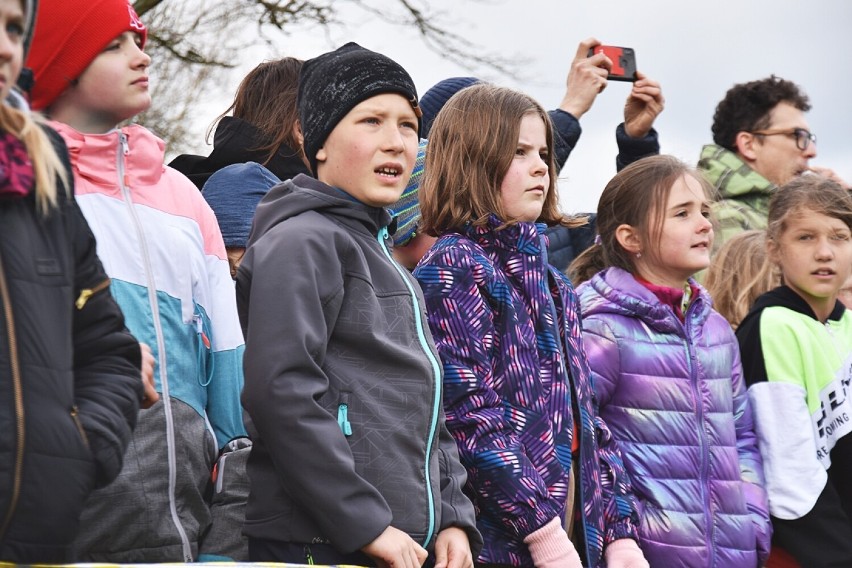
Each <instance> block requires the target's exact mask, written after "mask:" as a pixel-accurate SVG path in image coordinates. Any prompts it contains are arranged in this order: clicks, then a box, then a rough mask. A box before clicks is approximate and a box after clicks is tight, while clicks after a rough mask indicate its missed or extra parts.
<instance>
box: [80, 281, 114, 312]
mask: <svg viewBox="0 0 852 568" xmlns="http://www.w3.org/2000/svg"><path fill="white" fill-rule="evenodd" d="M108 286H109V278H107V279H106V280H104V281H103V282H101V283H100V284H98V285H97V286H95V287H94V288H83V289H82V290H80V295H79V296H78V297H77V300H76V301H75V302H74V306H75V307H76V308H77V309H78V310H82V309H83V307H84V306H85V305H86V302H88V301H89V298H91V297H92V296H93V295H95V294H97V293H98V292H100V291H101V290H103V289H105V288H107V287H108Z"/></svg>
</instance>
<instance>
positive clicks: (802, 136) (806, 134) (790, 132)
mask: <svg viewBox="0 0 852 568" xmlns="http://www.w3.org/2000/svg"><path fill="white" fill-rule="evenodd" d="M752 134H756V135H758V136H775V135H777V134H783V135H785V136H793V137H795V138H796V148H798V149H799V150H801V151H802V152H804V151H805V150H807V149H808V146H809V145H810V143H811V142H813V143H814V144H816V140H817V139H816V134H812V133H811V132H810V131H808V130H805V129H804V128H793V129H787V128H776V129H775V130H755V131H754V132H752Z"/></svg>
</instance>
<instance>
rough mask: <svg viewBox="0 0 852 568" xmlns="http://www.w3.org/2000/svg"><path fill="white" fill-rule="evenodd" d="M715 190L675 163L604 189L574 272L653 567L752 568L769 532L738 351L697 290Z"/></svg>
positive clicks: (621, 177) (604, 400)
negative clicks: (580, 277)
mask: <svg viewBox="0 0 852 568" xmlns="http://www.w3.org/2000/svg"><path fill="white" fill-rule="evenodd" d="M710 191H711V188H710V186H709V184H708V183H707V182H706V180H704V178H702V177H701V176H700V174H698V173H696V172H695V171H694V170H692V169H691V168H689V167H688V166H687V165H685V164H684V163H682V162H680V161H679V160H677V159H675V158H673V157H671V156H655V157H652V158H647V159H643V160H640V161H639V162H636V163H634V164H632V165H630V166H628V167H626V168H624V169H623V170H622V171H621V172H620V173H619V174H618V175H616V176H615V177H614V178H613V179H612V180H611V181H610V182H609V184H607V186H606V188H605V189H604V192H603V194H602V195H601V198H600V202H599V204H598V231H599V234H600V239H599V240H600V242H599V244H596V245H594V246H593V247H592V248H590V249H588V250H587V251H586V252H585V253H584V254H583V255H581V256H580V257H578V258H577V260H576V261H575V262H574V264H572V265H571V267H570V268H569V271H570V272H571V273H572V274H591V273H592V272H594V271H596V270H599V269H604V270H601V271H600V272H597V274H596V275H595V276H594V277H592V278H591V279H590V280H589V281H588V282H585V283H584V284H582V285H581V286H580V287H579V288H578V293H579V294H580V302H581V307H582V314H583V341H584V343H585V345H586V351H587V353H588V357H589V365H590V366H591V368H592V376H593V378H594V386H595V392H596V393H597V396H598V401H599V403H600V414H601V417H602V418H603V419H604V421H605V422H606V423H607V425H608V426H609V427H610V430H611V431H612V435H613V436H614V437H615V439H616V440H617V441H618V443H619V447H620V448H621V451H622V454H623V456H624V464H625V466H626V468H627V471H628V473H629V474H630V478H631V480H632V481H633V486H634V491H635V494H636V497H637V499H638V501H639V511H640V526H639V543H640V546H641V547H642V550H643V552H644V553H645V557H646V558H647V559H648V561H649V562H650V564H651V566H665V567H666V568H675V567H679V566H683V567H691V568H695V567H703V566H707V567H720V568H726V567H730V568H746V567H756V566H759V565H761V564H762V563H763V562H764V561H765V560H766V557H767V553H768V549H769V540H770V535H771V526H770V522H769V514H768V510H767V501H766V492H765V490H764V481H763V468H762V462H761V459H760V454H759V453H758V450H757V445H756V439H755V434H754V430H753V425H752V414H751V410H750V408H749V405H748V398H747V395H746V392H745V387H744V382H743V377H742V369H741V366H740V355H739V349H738V345H737V340H736V338H735V337H734V334H733V332H732V330H731V328H730V326H729V324H728V323H727V321H726V320H725V319H724V318H723V317H722V316H721V315H719V314H718V313H717V312H716V311H714V310H713V309H712V307H711V302H710V297H709V296H708V295H707V292H706V291H705V290H704V288H702V287H701V286H700V285H699V284H698V283H697V282H696V281H695V280H693V279H692V278H691V276H692V275H693V274H695V273H696V272H698V271H699V270H703V269H705V268H707V266H708V264H709V262H710V247H711V246H712V244H713V228H712V225H711V223H710V220H709V212H710V203H709V199H708V196H709V195H710Z"/></svg>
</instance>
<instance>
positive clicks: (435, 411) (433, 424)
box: [377, 227, 443, 548]
mask: <svg viewBox="0 0 852 568" xmlns="http://www.w3.org/2000/svg"><path fill="white" fill-rule="evenodd" d="M388 238H389V237H388V229H387V227H382V228H381V229H379V233H378V235H377V239H378V241H379V247H380V248H381V249H382V252H383V253H384V254H385V256H386V257H387V259H388V260H389V261H390V263H391V265H393V267H394V269H396V271H397V273H399V276H400V277H401V278H402V281H403V282H404V283H405V287H406V288H408V293H409V294H410V295H411V304H412V306H413V307H414V321H415V324H416V327H417V339H418V341H419V342H420V347H421V348H422V349H423V352H424V353H425V354H426V358H427V359H429V363H430V364H431V365H432V373H433V374H434V381H432V382H433V383H434V385H435V393H434V398H433V399H432V417H431V420H430V424H429V432H428V436H427V440H426V463H425V465H424V473H425V477H426V497H427V499H428V500H429V529H428V530H427V531H426V537H425V538H424V539H423V547H424V548H426V547H427V545H428V544H429V542H430V541H431V540H432V536H433V534H434V533H435V496H434V495H433V494H432V479H431V477H432V476H431V472H430V467H429V461H430V457H431V455H432V445H433V444H434V443H435V432H436V431H437V429H438V417H439V416H440V405H441V404H442V401H443V394H442V388H443V385H442V384H441V371H442V366H441V363H440V362H439V361H438V358H437V357H435V354H434V353H432V350H431V349H429V342H428V341H426V336H425V331H424V327H423V318H422V314H421V313H420V303H419V302H418V301H417V294H416V292H415V291H414V286H412V284H411V281H410V280H409V277H408V276H407V274H406V271H405V269H404V268H403V267H402V266H400V265H399V263H398V262H397V261H396V260H394V258H393V255H392V254H391V252H390V251H389V250H388V248H387V245H386V241H387V239H388Z"/></svg>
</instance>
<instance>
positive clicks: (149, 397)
mask: <svg viewBox="0 0 852 568" xmlns="http://www.w3.org/2000/svg"><path fill="white" fill-rule="evenodd" d="M139 349H141V350H142V369H141V371H142V387H143V389H144V391H145V396H144V397H143V398H142V405H141V406H142V408H151V407H152V406H153V405H154V403H155V402H157V401H158V400H160V395H159V394H157V391H156V390H155V389H154V363H155V361H154V355H152V354H151V348H150V347H148V345H147V344H145V343H140V344H139Z"/></svg>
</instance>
